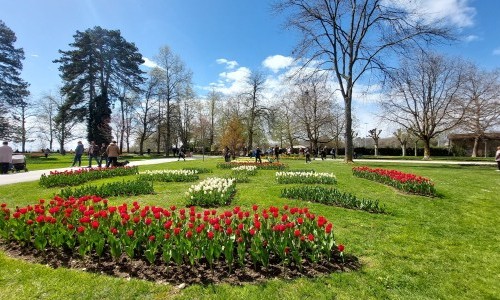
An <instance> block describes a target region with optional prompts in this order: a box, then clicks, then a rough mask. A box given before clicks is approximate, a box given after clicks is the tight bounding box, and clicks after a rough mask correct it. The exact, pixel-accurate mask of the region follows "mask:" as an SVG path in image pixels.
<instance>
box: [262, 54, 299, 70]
mask: <svg viewBox="0 0 500 300" xmlns="http://www.w3.org/2000/svg"><path fill="white" fill-rule="evenodd" d="M293 60H294V59H293V58H292V57H290V56H283V55H279V54H278V55H273V56H268V57H267V58H266V59H264V61H263V62H262V65H263V66H264V67H266V68H269V69H271V70H272V71H273V72H274V73H277V72H279V71H280V70H281V69H285V68H288V67H290V66H291V65H292V63H293Z"/></svg>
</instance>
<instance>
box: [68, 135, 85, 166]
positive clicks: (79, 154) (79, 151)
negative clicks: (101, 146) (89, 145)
mask: <svg viewBox="0 0 500 300" xmlns="http://www.w3.org/2000/svg"><path fill="white" fill-rule="evenodd" d="M84 151H85V149H84V148H83V143H82V141H78V145H76V148H75V158H74V159H73V164H72V165H71V166H72V167H74V166H75V165H76V163H77V162H78V166H79V167H81V166H82V155H83V152H84Z"/></svg>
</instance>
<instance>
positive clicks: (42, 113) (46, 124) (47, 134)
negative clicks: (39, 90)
mask: <svg viewBox="0 0 500 300" xmlns="http://www.w3.org/2000/svg"><path fill="white" fill-rule="evenodd" d="M56 99H57V97H56V96H54V95H52V94H51V93H47V94H45V95H44V96H42V97H41V98H40V99H39V101H38V104H37V105H36V107H37V114H36V117H37V135H38V137H39V138H40V139H41V140H43V141H48V144H49V145H48V148H49V149H50V150H52V149H53V146H54V140H55V117H56V114H57V106H58V104H57V100H56Z"/></svg>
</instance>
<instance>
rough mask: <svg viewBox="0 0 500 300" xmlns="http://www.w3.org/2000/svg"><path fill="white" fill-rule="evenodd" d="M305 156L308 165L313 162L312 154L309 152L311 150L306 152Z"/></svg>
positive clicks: (307, 149)
mask: <svg viewBox="0 0 500 300" xmlns="http://www.w3.org/2000/svg"><path fill="white" fill-rule="evenodd" d="M304 154H305V155H306V164H308V163H310V162H311V152H309V148H306V149H305V150H304Z"/></svg>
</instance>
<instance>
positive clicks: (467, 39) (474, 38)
mask: <svg viewBox="0 0 500 300" xmlns="http://www.w3.org/2000/svg"><path fill="white" fill-rule="evenodd" d="M463 40H464V41H465V42H466V43H470V42H473V41H477V40H479V37H478V36H477V35H474V34H471V35H468V36H466V37H464V39H463Z"/></svg>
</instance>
